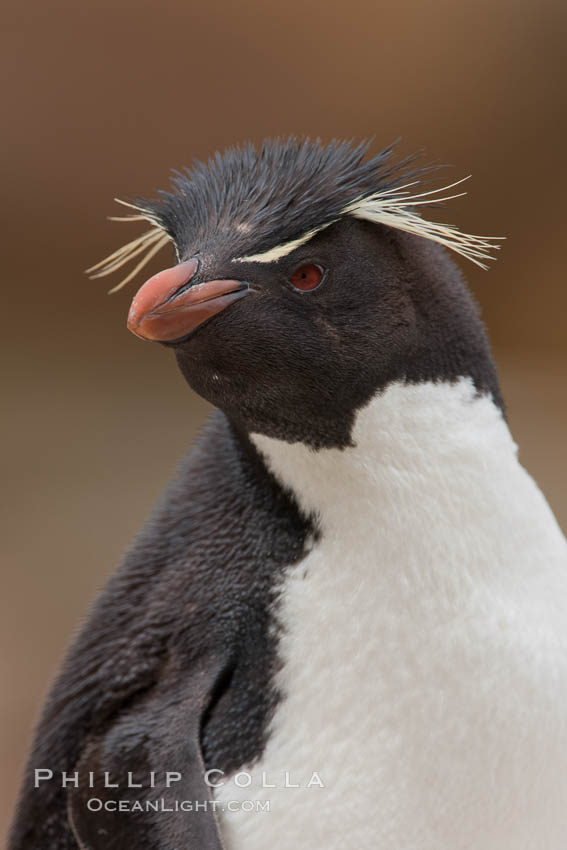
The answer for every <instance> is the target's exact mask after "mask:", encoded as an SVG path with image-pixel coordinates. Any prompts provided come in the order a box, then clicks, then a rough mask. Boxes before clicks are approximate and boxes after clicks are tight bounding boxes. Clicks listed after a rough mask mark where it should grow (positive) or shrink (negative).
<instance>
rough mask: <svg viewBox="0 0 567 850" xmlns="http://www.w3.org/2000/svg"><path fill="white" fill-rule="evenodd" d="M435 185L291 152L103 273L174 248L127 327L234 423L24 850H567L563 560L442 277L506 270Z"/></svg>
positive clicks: (170, 224)
mask: <svg viewBox="0 0 567 850" xmlns="http://www.w3.org/2000/svg"><path fill="white" fill-rule="evenodd" d="M412 167H413V166H412ZM419 180H420V176H419V174H416V173H415V172H414V173H413V175H411V174H410V175H409V176H408V165H407V163H406V165H405V166H395V165H393V164H392V157H391V151H390V150H387V151H385V152H383V153H382V154H381V155H379V156H378V157H376V158H374V159H366V160H365V147H364V146H359V147H357V148H353V147H352V146H350V145H349V144H343V143H333V144H330V145H328V146H326V147H325V146H322V145H321V144H320V143H318V142H310V141H295V140H287V141H276V142H268V143H266V144H265V145H264V146H263V147H262V149H261V151H260V152H259V153H256V152H255V150H254V149H253V147H252V146H245V147H243V148H239V149H234V150H230V151H228V152H227V153H225V154H224V155H222V156H220V155H218V156H216V157H215V159H213V160H212V161H210V162H209V163H208V164H207V165H203V164H197V165H196V166H195V167H194V169H193V170H192V171H191V172H187V173H179V174H177V175H176V176H175V177H174V179H173V186H172V188H171V191H168V192H164V193H162V194H161V195H160V197H159V198H158V200H154V201H137V202H136V203H135V204H131V205H130V206H133V207H134V210H133V211H132V212H131V215H130V216H129V219H133V220H138V219H140V220H142V219H143V220H148V221H149V222H150V223H151V229H150V230H149V231H148V232H147V233H145V234H143V235H142V236H141V237H139V238H138V239H136V240H134V241H133V242H131V243H129V245H127V246H125V248H123V249H121V250H119V251H117V252H115V253H114V254H113V255H112V256H111V257H110V258H109V259H108V260H107V261H105V262H103V263H102V264H99V267H98V269H95V272H96V271H98V273H99V274H105V273H109V272H111V271H115V270H117V269H119V268H121V267H122V266H123V265H124V264H125V263H126V262H127V261H129V260H135V266H136V267H135V268H134V269H133V272H132V274H131V275H129V277H131V276H132V275H133V274H135V273H136V272H137V271H138V269H139V268H140V267H142V266H143V265H144V264H145V262H146V261H147V259H149V257H150V256H153V255H154V254H155V253H157V251H159V250H160V249H161V248H162V247H163V246H164V245H165V244H167V243H169V242H171V243H172V245H173V247H174V250H175V253H176V260H177V262H176V265H174V266H173V267H172V268H169V269H167V270H165V271H163V272H161V273H159V274H158V275H156V276H155V277H153V278H151V279H150V280H149V281H148V282H147V283H146V284H145V285H144V286H143V287H142V288H141V289H140V291H139V292H138V294H137V295H136V297H135V298H134V301H133V304H132V308H131V311H130V316H129V327H130V329H131V330H132V331H133V332H134V333H135V334H137V335H138V336H140V337H142V338H145V339H151V340H157V341H160V342H162V343H165V344H166V345H169V346H171V347H172V349H173V350H174V352H175V355H176V357H177V361H178V363H179V366H180V368H181V371H182V372H183V375H184V376H185V378H186V379H187V381H188V383H189V384H190V386H191V387H193V389H194V390H196V392H198V393H199V394H201V395H202V396H203V397H204V398H206V399H208V400H209V401H210V402H212V403H213V404H214V405H215V406H216V408H218V410H217V412H216V413H215V414H214V415H213V417H212V419H211V420H210V422H209V424H208V425H207V426H206V427H205V429H204V431H203V433H202V435H201V437H200V438H199V440H198V441H197V444H196V446H195V447H194V448H193V450H192V451H191V452H190V454H189V455H188V457H187V459H186V460H185V461H184V462H183V463H182V464H181V466H180V468H179V471H178V473H177V475H176V477H175V479H174V480H173V482H172V483H171V485H170V486H169V488H168V489H167V491H166V493H165V494H164V496H163V498H162V499H161V501H160V503H159V505H158V506H157V508H156V510H155V512H154V513H153V515H152V517H151V519H150V520H149V522H148V524H147V525H146V527H145V528H144V529H143V531H142V532H141V534H140V535H139V537H138V538H137V540H136V541H135V543H134V545H133V547H132V549H131V550H130V552H129V553H128V555H127V556H126V558H125V560H124V563H123V564H122V566H121V567H120V569H119V570H118V572H117V573H116V574H115V576H114V577H113V578H112V579H111V581H110V582H109V584H108V586H107V587H106V589H105V590H104V591H103V593H102V594H101V595H100V597H99V599H98V600H97V602H96V603H95V605H94V607H93V609H92V611H91V613H90V616H89V618H88V621H87V623H86V625H85V626H84V628H83V629H82V631H81V633H80V635H79V637H78V639H77V640H76V641H75V643H74V645H73V646H72V648H71V651H70V653H69V655H68V658H67V660H66V662H65V664H64V666H63V669H62V671H61V673H60V675H59V677H58V679H57V681H56V683H55V685H54V687H53V689H52V692H51V694H50V696H49V699H48V700H47V704H46V706H45V709H44V712H43V715H42V718H41V721H40V723H39V727H38V730H37V736H36V741H35V745H34V748H33V751H32V755H31V758H30V761H29V764H28V767H27V769H26V773H25V777H24V783H23V789H22V794H21V799H20V802H19V806H18V810H17V814H16V817H15V821H14V824H13V827H12V833H11V839H10V843H9V847H10V850H77V848H82V849H83V850H99V848H103V849H104V850H134V848H135V850H174V849H175V848H177V850H220V848H223V847H224V848H226V850H339V848H340V850H343V848H352V849H353V850H565V848H566V847H567V545H566V542H565V539H564V538H563V536H562V534H561V532H560V530H559V528H558V526H557V524H556V522H555V520H554V518H553V515H552V513H551V511H550V509H549V507H548V506H547V504H546V502H545V500H544V498H543V496H542V495H541V493H540V491H539V490H538V488H537V486H536V485H535V484H534V482H533V481H532V479H531V478H530V477H529V475H527V473H526V472H525V471H524V470H523V468H522V467H521V466H520V465H519V463H518V460H517V457H516V446H515V445H514V442H513V440H512V438H511V436H510V433H509V431H508V428H507V425H506V421H505V417H504V415H503V410H502V400H501V396H500V391H499V388H498V381H497V376H496V372H495V369H494V365H493V362H492V359H491V355H490V350H489V346H488V342H487V339H486V335H485V331H484V328H483V325H482V323H481V321H480V319H479V316H478V312H477V308H476V306H475V304H474V302H473V300H472V298H471V295H470V294H469V292H468V290H467V288H466V286H465V283H464V282H463V279H462V277H461V274H460V272H459V271H458V270H457V268H456V266H455V265H454V263H453V262H452V260H451V259H450V258H449V256H448V255H447V254H446V252H445V250H444V247H445V248H450V249H453V250H455V251H456V252H458V253H459V254H461V255H462V256H464V257H466V258H468V259H471V260H473V261H474V262H477V263H479V264H483V263H484V262H485V261H486V260H487V259H488V256H489V254H490V249H491V247H493V245H492V242H491V240H489V239H486V238H481V237H474V236H469V235H466V234H463V233H461V232H460V231H458V230H457V229H456V228H454V227H451V226H448V225H441V224H436V223H432V222H429V221H427V220H426V219H425V218H423V217H422V215H421V214H420V210H421V205H424V206H425V205H426V204H427V203H431V202H434V201H435V199H438V198H439V194H438V193H436V192H435V190H432V189H430V188H428V186H427V185H421V186H419V185H417V184H418V182H419ZM450 191H452V190H450ZM443 246H444V247H443ZM165 428H166V425H165V424H164V429H165ZM266 804H268V806H266ZM268 808H269V811H268Z"/></svg>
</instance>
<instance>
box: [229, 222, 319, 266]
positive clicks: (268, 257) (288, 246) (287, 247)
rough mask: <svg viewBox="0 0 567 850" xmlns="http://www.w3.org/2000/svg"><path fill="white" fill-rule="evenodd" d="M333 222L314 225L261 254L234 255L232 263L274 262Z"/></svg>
mask: <svg viewBox="0 0 567 850" xmlns="http://www.w3.org/2000/svg"><path fill="white" fill-rule="evenodd" d="M331 224H334V222H332V221H330V222H329V223H328V224H322V225H320V227H314V228H313V230H308V231H307V233H304V234H303V236H299V237H298V238H297V239H292V240H291V241H290V242H284V243H282V244H281V245H276V247H275V248H270V249H269V250H268V251H263V252H262V253H261V254H249V255H248V256H247V257H235V258H234V259H233V262H234V263H275V262H276V260H281V259H282V258H283V257H287V255H288V254H291V252H292V251H295V249H296V248H299V247H301V245H305V243H306V242H309V240H310V239H313V237H314V236H315V235H316V234H317V233H320V232H321V231H322V230H325V228H326V227H329V226H330V225H331Z"/></svg>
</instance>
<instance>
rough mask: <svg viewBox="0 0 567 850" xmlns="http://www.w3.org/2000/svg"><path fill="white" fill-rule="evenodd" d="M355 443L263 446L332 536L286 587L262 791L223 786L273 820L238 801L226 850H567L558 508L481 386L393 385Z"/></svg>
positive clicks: (565, 603)
mask: <svg viewBox="0 0 567 850" xmlns="http://www.w3.org/2000/svg"><path fill="white" fill-rule="evenodd" d="M353 436H354V442H355V444H356V445H355V447H354V448H352V449H348V450H345V451H339V450H327V451H320V452H313V451H310V450H309V449H307V448H306V447H305V446H303V445H300V444H294V445H290V444H287V443H283V442H279V441H275V440H272V439H270V438H267V437H263V436H260V435H258V436H255V437H254V439H255V442H256V444H257V446H258V447H259V449H260V450H261V451H262V453H263V454H264V456H265V457H266V459H267V462H268V464H269V466H270V467H271V468H272V470H273V471H274V473H275V474H276V476H277V477H278V478H279V479H280V481H281V482H282V483H284V484H285V485H286V486H288V487H290V488H291V489H292V490H293V491H294V493H295V495H296V497H297V499H298V501H299V502H300V504H301V506H302V508H303V509H304V510H306V511H316V512H317V514H318V516H319V520H320V525H321V531H322V533H321V538H320V540H319V541H318V542H317V543H316V544H315V546H314V548H313V550H312V551H311V553H310V554H309V555H308V556H307V557H306V558H305V559H304V561H303V562H302V563H301V564H300V565H298V566H294V567H292V568H290V570H289V573H288V576H287V579H286V582H285V584H284V587H283V590H282V596H281V607H280V612H279V620H280V623H281V626H282V635H281V640H280V655H281V658H282V661H283V664H282V669H281V671H280V673H279V675H278V682H277V684H278V687H279V688H280V690H281V692H282V695H283V698H282V701H281V703H280V705H279V708H278V710H277V712H276V715H275V718H274V720H273V724H272V730H271V736H270V739H269V742H268V745H267V747H266V750H265V752H264V754H263V757H262V759H261V761H260V762H259V763H257V764H254V765H251V766H249V767H247V768H245V771H246V774H244V775H243V776H240V777H239V778H238V781H239V782H241V783H242V784H246V783H247V782H248V775H249V776H250V777H251V778H252V783H251V785H249V786H248V787H242V788H239V787H237V785H235V783H234V781H227V783H226V784H225V785H224V786H223V787H222V788H219V789H218V791H217V794H216V796H217V799H219V800H220V801H221V804H222V805H223V806H224V805H226V803H227V802H228V801H231V800H241V801H242V800H260V801H269V803H270V811H269V812H267V811H263V812H255V811H242V810H241V811H234V812H231V813H229V812H226V811H225V812H224V813H223V814H222V815H221V825H222V829H223V833H224V836H225V841H226V846H227V848H229V850H244V848H245V850H335V848H336V850H339V848H341V850H342V849H343V848H353V850H355V849H356V850H366V848H368V850H465V848H466V850H565V848H567V545H566V543H565V540H564V538H563V536H562V534H561V532H560V531H559V529H558V527H557V524H556V522H555V520H554V518H553V515H552V514H551V512H550V510H549V508H548V506H547V504H546V502H545V500H544V499H543V497H542V495H541V493H540V492H539V490H538V489H537V487H536V485H535V484H534V482H533V481H532V479H531V478H530V477H529V476H528V475H527V474H526V473H525V471H524V470H523V469H522V467H521V466H520V465H519V463H518V461H517V459H516V450H515V446H514V443H513V441H512V439H511V437H510V434H509V432H508V429H507V427H506V425H505V423H504V421H503V419H502V417H501V415H500V413H499V411H498V410H497V409H496V408H495V406H494V404H493V403H492V401H491V400H490V399H489V398H487V397H478V396H477V395H476V394H475V391H474V388H473V387H472V384H471V383H470V382H469V381H467V380H462V381H460V382H459V383H458V384H453V385H448V384H419V385H411V386H408V385H403V384H394V385H392V386H390V387H389V388H388V389H387V390H386V391H385V392H384V393H383V394H382V395H380V396H378V397H376V398H375V399H374V400H373V401H372V402H371V403H370V404H369V405H368V406H367V407H366V408H365V409H364V410H363V411H362V412H361V413H360V414H359V416H358V419H357V422H356V426H355V430H354V435H353ZM286 772H287V774H288V784H289V783H295V784H299V785H300V788H299V789H292V788H286V787H284V786H285V775H286ZM314 773H315V774H316V781H315V782H313V781H311V787H307V786H308V784H309V782H310V780H312V779H313V774H314ZM319 780H320V781H321V782H322V783H323V784H324V786H325V787H320V785H319V784H318V782H319ZM266 784H271V785H274V784H275V785H276V786H277V787H276V788H273V787H262V786H263V785H266ZM245 808H246V806H245ZM248 808H249V806H248Z"/></svg>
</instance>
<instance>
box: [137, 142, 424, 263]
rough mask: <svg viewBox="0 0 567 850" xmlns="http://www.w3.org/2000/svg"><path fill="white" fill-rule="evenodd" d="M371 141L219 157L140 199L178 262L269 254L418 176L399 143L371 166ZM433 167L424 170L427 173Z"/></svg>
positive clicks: (236, 150)
mask: <svg viewBox="0 0 567 850" xmlns="http://www.w3.org/2000/svg"><path fill="white" fill-rule="evenodd" d="M368 147H369V143H368V142H363V143H361V144H358V145H356V146H353V145H352V144H351V143H349V142H339V141H332V142H330V143H329V144H328V145H323V144H322V143H321V141H320V140H315V141H312V140H310V139H300V140H298V139H296V138H293V137H292V138H289V139H285V140H281V139H274V140H267V141H265V142H264V143H263V145H262V147H261V149H260V150H259V151H256V149H255V148H254V146H253V145H252V144H246V145H244V146H242V147H233V148H230V149H228V150H227V151H226V152H225V153H224V154H220V153H217V154H216V155H215V156H214V157H212V158H210V159H209V161H208V162H207V163H203V162H198V161H197V162H196V163H195V164H194V166H193V168H192V169H185V170H183V171H176V172H174V176H173V177H172V180H171V182H172V188H171V190H169V191H161V192H159V193H158V194H159V197H158V198H157V199H151V200H147V199H138V200H136V206H138V207H140V208H142V209H144V210H146V211H148V213H149V214H151V216H152V218H154V219H155V220H156V221H157V222H158V223H159V225H160V227H162V228H163V229H164V230H165V231H166V232H167V234H168V235H169V236H170V237H171V238H172V239H173V241H174V242H175V244H176V246H177V251H178V254H179V257H183V256H185V255H192V254H194V253H196V252H198V251H205V250H207V248H209V247H210V248H212V247H213V246H214V247H215V248H218V245H219V244H222V246H223V254H224V253H225V252H227V253H229V254H230V256H231V257H238V256H244V255H246V254H251V253H258V252H261V251H266V250H269V249H270V248H273V247H274V246H275V245H279V244H282V243H285V242H288V241H289V240H291V239H295V238H297V237H298V236H301V235H302V234H304V233H306V232H308V231H310V230H312V229H314V228H318V227H321V226H324V225H325V224H328V223H330V222H331V221H333V220H335V219H336V218H338V217H339V216H340V214H341V213H342V211H343V210H344V207H345V206H346V205H347V204H349V203H351V202H352V201H354V200H356V199H357V198H360V197H364V196H366V195H369V194H372V193H374V192H378V191H382V190H385V189H389V188H393V187H395V186H397V185H400V184H401V183H402V182H403V181H404V180H407V178H408V177H411V176H412V175H413V174H415V173H416V172H415V171H412V172H411V173H409V172H408V170H407V169H408V166H409V165H410V163H411V162H412V161H413V160H414V159H415V157H409V158H407V159H404V160H402V161H401V162H397V163H393V162H392V154H393V145H390V146H389V147H387V148H386V149H385V150H383V151H382V152H381V153H379V154H378V156H375V157H373V158H372V159H368V160H366V161H364V156H365V154H366V153H367V151H368ZM425 170H428V169H420V170H419V171H420V173H421V172H423V171H425Z"/></svg>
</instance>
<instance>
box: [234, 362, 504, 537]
mask: <svg viewBox="0 0 567 850" xmlns="http://www.w3.org/2000/svg"><path fill="white" fill-rule="evenodd" d="M250 439H251V441H252V442H253V444H254V445H255V447H256V448H257V450H258V451H259V452H260V455H261V457H262V458H263V460H264V463H265V464H266V466H267V468H268V469H269V471H270V472H271V473H272V475H274V476H275V478H276V479H277V481H278V482H279V483H280V485H281V486H283V487H284V488H285V489H286V490H289V491H291V493H292V494H293V496H294V498H295V500H296V501H297V503H298V505H299V507H300V509H301V510H302V512H303V513H304V514H305V515H314V516H316V517H317V518H318V521H319V523H320V526H321V528H322V530H323V531H325V530H326V529H328V528H336V527H337V526H340V525H344V523H345V522H348V523H353V522H354V523H355V524H356V522H357V517H360V518H361V522H362V523H363V524H364V522H366V523H367V522H368V520H369V517H371V516H372V512H373V511H379V510H380V504H382V503H384V501H388V502H389V503H390V504H391V503H397V504H399V507H400V510H401V511H407V510H410V512H412V511H413V512H419V511H420V510H422V508H423V507H424V506H423V505H422V504H420V500H421V501H423V499H425V500H426V501H429V504H428V505H427V509H428V510H431V505H432V504H433V503H435V502H437V503H438V508H439V510H444V509H445V507H446V505H445V503H446V502H451V500H454V498H461V499H462V500H463V502H466V499H467V492H468V488H469V487H475V488H476V490H477V493H478V492H480V491H482V487H483V482H484V484H485V486H486V487H493V481H494V477H495V476H498V475H500V474H503V473H502V468H503V467H511V465H513V466H518V464H517V459H516V446H515V444H514V442H513V440H512V437H511V435H510V432H509V430H508V428H507V426H506V423H505V420H504V417H503V415H502V411H501V410H500V408H499V406H498V405H497V404H495V402H494V399H493V397H492V396H491V395H490V394H488V393H485V394H479V392H478V390H477V388H476V387H475V385H474V382H473V380H472V379H471V378H460V379H458V380H456V381H454V382H442V381H426V382H423V383H411V384H410V383H405V382H400V381H396V382H394V383H392V384H390V385H388V386H387V387H386V388H385V389H384V390H383V391H381V392H379V393H377V394H376V395H375V396H374V397H373V398H372V399H371V400H370V401H369V403H368V404H367V405H365V406H364V407H363V408H362V409H360V410H359V411H358V413H357V415H356V418H355V422H354V426H353V429H352V441H351V445H350V446H348V447H346V448H343V449H337V448H330V449H320V450H313V449H312V448H310V447H309V446H307V445H305V444H304V443H299V442H295V443H289V442H285V441H283V440H277V439H274V438H272V437H268V436H265V435H262V434H254V433H252V434H250ZM364 517H365V519H363V518H364Z"/></svg>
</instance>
